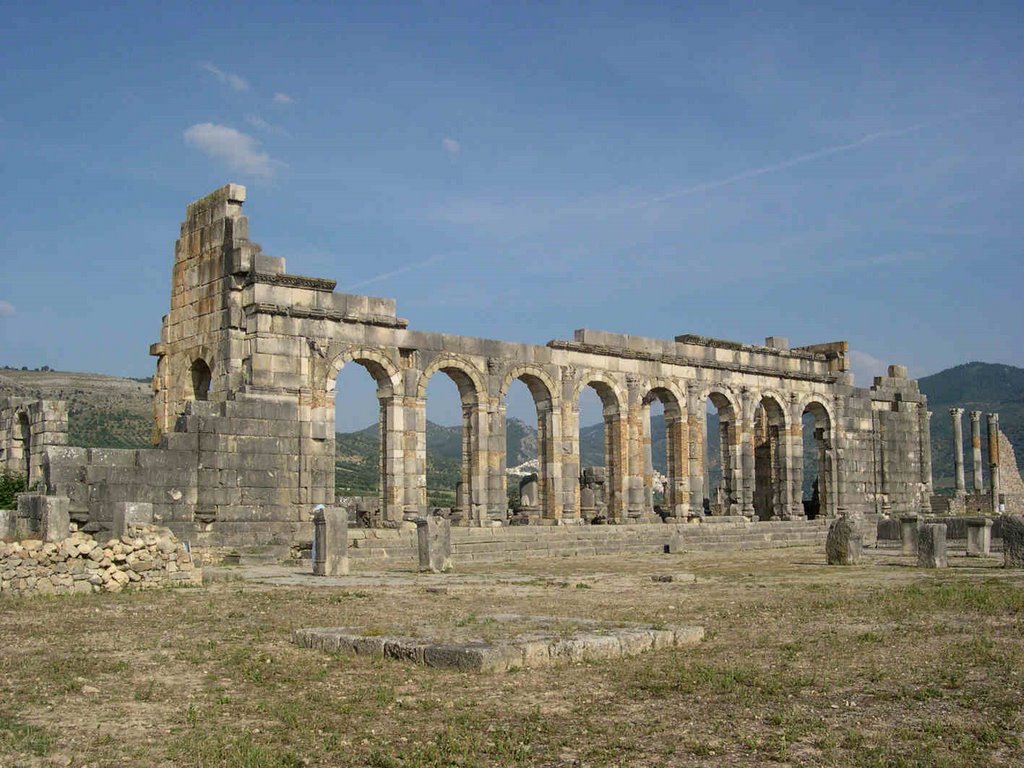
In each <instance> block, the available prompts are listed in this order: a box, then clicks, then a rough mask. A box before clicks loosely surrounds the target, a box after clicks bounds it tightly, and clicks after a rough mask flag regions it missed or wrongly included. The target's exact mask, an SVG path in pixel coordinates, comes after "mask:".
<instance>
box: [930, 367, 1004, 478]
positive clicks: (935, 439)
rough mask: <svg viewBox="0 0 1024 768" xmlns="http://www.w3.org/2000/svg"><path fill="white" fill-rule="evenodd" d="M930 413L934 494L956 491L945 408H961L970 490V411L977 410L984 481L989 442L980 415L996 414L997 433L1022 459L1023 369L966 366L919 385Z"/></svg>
mask: <svg viewBox="0 0 1024 768" xmlns="http://www.w3.org/2000/svg"><path fill="white" fill-rule="evenodd" d="M918 384H919V386H920V387H921V391H922V392H923V393H924V394H926V395H927V396H928V409H929V410H930V411H931V412H932V413H933V414H934V415H933V416H932V422H931V432H932V479H933V481H934V483H935V488H936V490H940V489H950V488H953V487H955V481H954V477H953V422H952V418H951V417H950V415H949V409H950V408H952V407H958V408H963V409H964V415H963V434H964V473H965V475H966V479H967V487H968V488H970V487H971V467H972V464H971V419H970V415H969V414H970V412H971V411H982V414H983V415H982V417H981V419H982V425H981V429H982V441H981V448H982V462H983V466H984V467H985V469H984V474H985V482H988V440H987V431H986V426H985V416H984V414H987V413H991V412H996V413H998V414H999V428H1000V429H1001V430H1002V431H1003V433H1005V434H1006V437H1007V438H1008V439H1009V441H1010V442H1011V443H1012V444H1013V449H1014V451H1015V452H1016V454H1017V460H1018V462H1020V461H1021V459H1022V458H1024V368H1016V367H1014V366H1012V365H999V364H995V363H966V364H964V365H958V366H956V367H955V368H948V369H946V370H944V371H939V372H938V373H935V374H932V375H931V376H925V377H924V378H921V379H919V380H918Z"/></svg>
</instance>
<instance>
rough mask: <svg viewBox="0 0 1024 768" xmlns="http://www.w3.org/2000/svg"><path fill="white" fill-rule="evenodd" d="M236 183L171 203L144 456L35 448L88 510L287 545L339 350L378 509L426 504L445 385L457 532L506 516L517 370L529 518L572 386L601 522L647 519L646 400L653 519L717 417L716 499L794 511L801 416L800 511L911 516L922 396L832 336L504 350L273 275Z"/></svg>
mask: <svg viewBox="0 0 1024 768" xmlns="http://www.w3.org/2000/svg"><path fill="white" fill-rule="evenodd" d="M244 199H245V190H244V188H242V187H239V186H237V185H227V186H225V187H223V188H221V189H220V190H217V191H216V192H214V193H212V194H211V195H208V196H207V197H205V198H203V199H201V200H198V201H196V202H195V203H192V204H191V205H189V206H188V208H187V211H186V219H185V221H184V223H183V224H182V227H181V233H180V237H179V239H178V242H177V245H176V248H175V262H174V268H173V274H172V289H171V309H170V312H169V314H168V315H167V316H166V317H165V318H164V320H163V324H162V328H161V335H160V341H159V342H158V343H156V344H154V345H153V347H152V348H151V352H152V354H153V355H155V356H156V358H157V370H156V375H155V376H154V381H153V384H154V393H155V397H154V437H155V439H156V441H157V445H158V447H157V448H155V449H153V450H150V451H134V452H133V451H126V452H106V453H103V452H99V453H97V452H92V451H90V452H85V453H83V452H78V451H74V450H69V449H60V450H57V449H54V450H52V451H50V452H49V453H48V454H47V456H48V460H47V463H46V465H47V473H48V482H49V483H50V485H51V486H52V487H53V488H54V489H55V490H54V491H51V492H60V493H62V494H64V495H67V496H68V497H69V498H72V499H73V504H74V505H75V509H76V510H82V509H84V510H85V511H86V513H87V514H88V515H89V517H90V518H91V519H93V520H95V521H100V522H102V521H103V520H104V519H105V516H106V515H108V514H109V512H108V511H107V510H108V509H109V506H110V504H111V503H113V502H115V501H147V502H150V503H153V504H154V512H155V514H156V515H157V516H158V517H159V518H160V519H161V521H162V522H163V523H164V524H166V525H168V526H170V527H172V528H173V529H174V530H175V532H176V533H178V534H179V535H182V536H188V537H190V538H193V539H195V538H197V537H201V538H202V539H203V540H204V541H206V542H207V543H210V544H216V543H222V542H238V543H282V542H284V541H290V540H294V539H295V538H296V537H299V536H300V535H302V536H305V538H308V535H309V530H308V529H309V514H310V512H311V510H312V507H313V505H315V504H318V503H322V504H331V503H333V500H334V424H335V412H334V409H335V396H334V395H335V393H334V387H335V381H336V378H337V376H338V373H339V372H340V370H341V369H342V368H343V367H344V366H345V365H350V364H356V365H360V366H362V367H363V368H365V369H366V370H367V371H368V372H369V373H370V375H371V376H372V377H373V379H374V380H375V381H376V383H377V398H378V401H379V417H380V441H381V451H380V456H381V464H380V467H379V470H380V471H379V476H380V506H381V509H382V512H383V517H384V519H385V520H388V521H392V522H395V521H398V520H401V519H402V518H403V517H409V516H413V515H419V514H421V513H423V512H424V511H425V510H426V504H427V495H426V464H427V455H426V451H427V446H426V392H427V385H428V383H429V381H430V380H431V378H432V377H433V376H435V375H443V376H447V377H449V378H450V379H452V380H453V381H454V383H455V384H456V386H457V387H458V390H459V394H460V398H461V401H462V406H463V426H462V429H463V447H464V450H463V466H462V482H461V484H460V493H459V496H458V501H457V506H458V508H459V509H458V513H459V517H460V518H461V519H462V520H464V521H465V522H467V523H468V524H471V525H476V526H480V525H489V524H492V523H496V522H502V521H504V520H505V517H506V506H507V495H506V482H507V481H506V473H505V469H506V466H505V463H506V457H505V424H506V422H505V415H506V395H507V393H508V389H509V387H510V385H511V383H512V382H513V381H515V380H520V381H523V382H524V383H525V384H526V385H527V387H528V389H529V391H530V392H531V394H532V396H533V400H534V403H535V406H536V413H537V426H538V436H539V439H538V442H539V453H540V456H539V458H540V461H539V464H540V466H539V471H538V492H537V496H538V499H537V503H536V516H535V519H534V520H531V522H536V523H542V524H557V523H568V522H573V523H574V522H577V521H579V520H580V518H581V515H582V514H583V511H582V510H581V504H580V500H581V499H580V470H581V466H580V458H579V454H580V452H579V427H580V423H579V399H580V394H581V392H582V390H583V389H584V388H586V387H591V388H593V389H594V390H596V392H597V394H598V396H599V397H600V399H601V402H602V405H603V416H604V421H605V449H606V450H605V459H606V460H605V463H606V467H607V471H606V474H607V479H606V483H605V494H604V496H605V497H606V498H607V509H606V510H604V511H605V513H606V517H607V518H608V519H609V520H611V521H612V522H620V523H626V522H654V521H658V522H660V518H659V517H657V516H655V514H654V510H653V507H652V504H653V501H652V500H653V480H654V473H653V467H652V462H651V451H650V446H651V441H652V437H651V434H650V406H651V404H652V403H653V401H654V400H659V401H660V402H661V403H662V404H663V405H664V408H665V414H666V423H667V424H668V430H667V435H666V438H667V444H668V449H667V453H668V457H669V467H668V476H667V478H666V486H667V489H668V490H667V493H666V506H667V509H666V510H665V511H664V512H665V514H667V517H668V519H669V520H683V519H686V518H687V517H689V516H694V515H696V516H699V515H700V514H701V509H702V507H703V500H704V498H706V497H707V496H709V495H710V494H709V489H708V488H706V487H705V486H706V482H705V478H706V474H707V472H706V470H707V460H706V459H707V457H705V456H704V455H703V454H704V450H703V446H704V442H705V440H704V432H705V430H706V418H705V414H706V408H707V405H708V403H709V402H710V403H713V404H714V406H715V407H716V408H717V410H718V412H719V418H720V422H721V425H722V435H723V441H722V467H723V477H724V482H723V488H724V489H725V492H724V493H723V494H722V496H723V500H722V512H724V513H726V514H730V515H733V516H737V517H739V516H743V517H746V518H747V519H750V520H754V519H762V520H767V519H786V518H793V517H801V516H802V515H803V504H802V501H803V499H802V496H803V485H804V482H803V481H804V477H803V475H804V469H805V461H804V458H805V457H804V456H803V451H804V435H803V423H802V422H803V416H804V414H805V413H810V414H811V415H812V416H813V417H814V424H815V427H814V432H815V442H814V444H815V446H816V448H815V450H816V451H817V452H818V466H819V475H818V480H819V486H820V489H821V492H822V510H823V513H824V514H826V515H834V514H836V513H838V512H840V511H843V510H856V511H863V512H876V511H891V512H893V513H903V512H917V511H920V509H921V508H922V505H923V504H924V503H925V502H926V500H927V498H928V496H929V495H930V486H931V468H930V451H929V446H928V418H927V416H928V413H927V403H926V401H925V398H924V397H923V396H922V395H921V394H920V392H919V391H918V389H917V385H916V382H914V381H911V380H909V379H907V377H906V370H905V369H903V368H901V367H899V366H893V367H892V368H891V369H890V372H889V376H887V377H883V378H880V379H876V381H875V383H874V385H873V386H872V387H870V388H867V389H865V388H857V387H854V386H853V384H852V376H851V375H850V374H849V373H848V372H847V361H846V353H847V345H846V343H845V342H832V343H828V344H820V345H813V346H807V347H797V348H790V347H789V345H788V343H787V342H786V340H785V339H781V338H779V337H769V338H768V339H766V341H765V344H764V345H750V344H740V343H737V342H731V341H723V340H720V339H713V338H708V337H704V336H696V335H692V334H682V335H678V336H675V337H673V338H672V339H651V338H642V337H635V336H628V335H623V334H616V333H608V332H604V331H596V330H590V329H584V330H578V331H576V332H575V334H574V335H573V338H572V339H569V340H555V341H551V342H549V343H548V344H546V345H543V346H537V345H526V344H515V343H509V342H502V341H495V340H490V339H475V338H468V337H462V336H451V335H445V334H436V333H427V332H422V331H415V330H411V329H410V328H409V327H408V322H407V321H406V320H404V319H403V318H400V317H399V316H398V314H397V309H396V306H395V302H394V301H393V300H390V299H382V298H374V297H368V296H358V295H349V294H341V293H335V292H334V287H335V283H334V281H333V280H325V279H321V278H312V277H305V276H301V275H293V274H289V273H287V272H286V271H285V263H284V260H283V259H280V258H275V257H270V256H266V255H264V254H263V253H262V251H261V249H260V247H259V246H258V245H257V244H256V243H254V242H252V241H250V240H249V239H248V232H249V225H248V221H247V219H246V218H245V216H243V215H242V203H243V201H244Z"/></svg>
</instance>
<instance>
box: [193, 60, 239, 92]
mask: <svg viewBox="0 0 1024 768" xmlns="http://www.w3.org/2000/svg"><path fill="white" fill-rule="evenodd" d="M202 66H203V69H205V70H206V71H207V72H209V73H210V74H211V75H213V76H214V77H216V78H217V79H218V80H220V81H221V82H222V83H223V84H224V85H226V86H228V87H229V88H231V90H233V91H248V90H249V81H248V80H246V79H245V78H244V77H242V76H241V75H236V74H235V73H234V72H225V71H224V70H223V69H219V68H218V67H215V66H213V64H211V63H210V62H206V63H204V64H203V65H202Z"/></svg>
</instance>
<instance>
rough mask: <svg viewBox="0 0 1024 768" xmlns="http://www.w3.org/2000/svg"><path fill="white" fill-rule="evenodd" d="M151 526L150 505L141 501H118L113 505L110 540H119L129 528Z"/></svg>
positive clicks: (151, 513)
mask: <svg viewBox="0 0 1024 768" xmlns="http://www.w3.org/2000/svg"><path fill="white" fill-rule="evenodd" d="M152 524H153V505H152V504H150V503H148V502H141V501H119V502H115V503H114V522H113V525H112V527H111V530H110V535H111V537H112V538H115V539H119V538H121V537H122V536H124V534H125V532H126V531H127V530H128V529H129V528H135V527H136V526H140V525H152Z"/></svg>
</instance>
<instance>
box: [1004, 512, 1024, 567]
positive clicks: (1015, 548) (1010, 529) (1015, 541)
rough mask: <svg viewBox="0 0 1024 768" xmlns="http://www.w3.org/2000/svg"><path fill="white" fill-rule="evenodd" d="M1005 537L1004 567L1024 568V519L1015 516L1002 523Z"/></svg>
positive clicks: (1005, 519) (1006, 518) (1005, 518)
mask: <svg viewBox="0 0 1024 768" xmlns="http://www.w3.org/2000/svg"><path fill="white" fill-rule="evenodd" d="M1000 528H1002V535H1003V567H1005V568H1024V517H1020V516H1019V515H1013V516H1011V517H1004V518H1003V519H1002V520H1001V521H1000Z"/></svg>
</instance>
